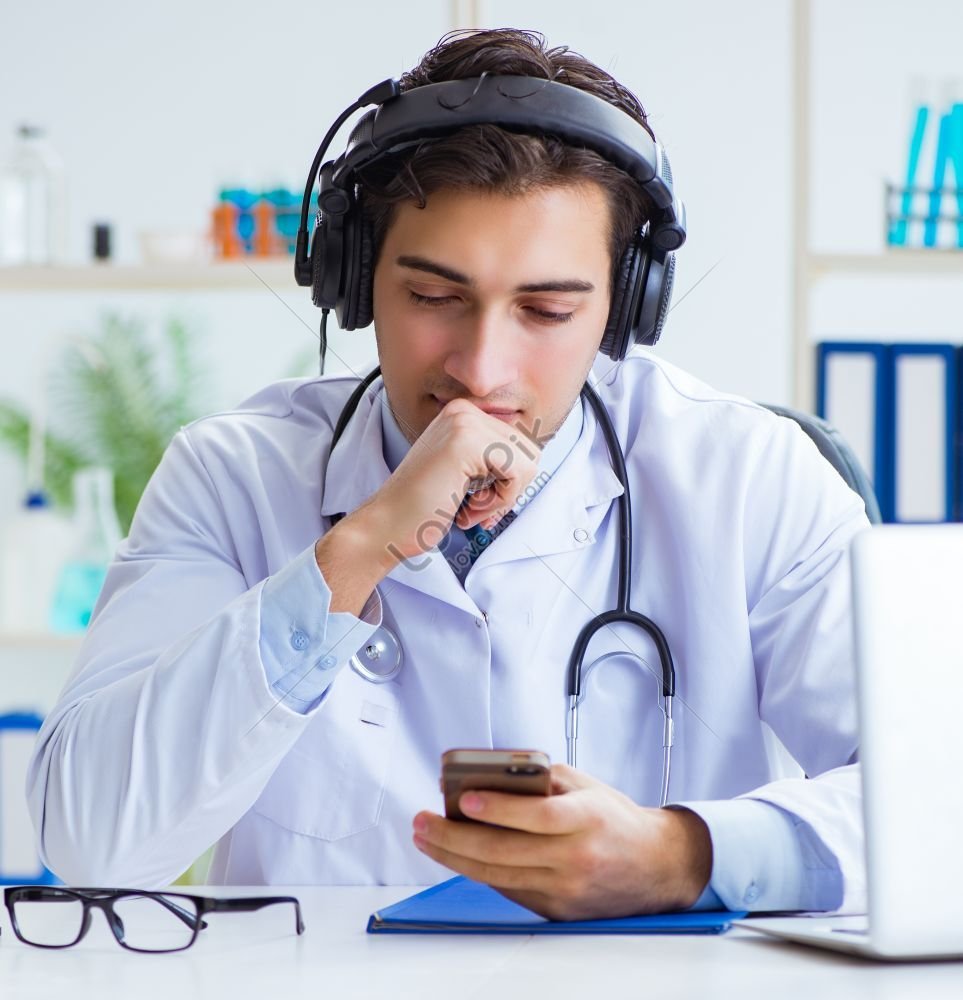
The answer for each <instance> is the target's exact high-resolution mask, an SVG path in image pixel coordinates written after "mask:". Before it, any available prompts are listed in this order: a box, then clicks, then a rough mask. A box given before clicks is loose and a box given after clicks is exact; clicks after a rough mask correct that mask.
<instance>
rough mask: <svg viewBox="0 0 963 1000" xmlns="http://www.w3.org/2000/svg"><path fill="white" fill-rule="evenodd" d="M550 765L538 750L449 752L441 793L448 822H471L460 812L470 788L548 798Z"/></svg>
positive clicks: (443, 763) (443, 767) (444, 761)
mask: <svg viewBox="0 0 963 1000" xmlns="http://www.w3.org/2000/svg"><path fill="white" fill-rule="evenodd" d="M551 766H552V765H551V761H549V759H548V755H547V754H544V753H542V752H541V751H539V750H448V751H447V752H446V753H443V754H442V755H441V791H442V794H443V795H444V797H445V816H446V817H447V818H448V819H463V820H467V819H469V817H468V816H466V815H465V814H464V813H463V812H462V811H461V809H459V808H458V800H459V799H460V798H461V795H462V792H467V791H468V790H469V789H470V788H477V789H485V790H488V791H495V792H513V793H515V794H516V795H549V794H551V789H552V775H551Z"/></svg>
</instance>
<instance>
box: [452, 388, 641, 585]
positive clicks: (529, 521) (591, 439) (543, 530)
mask: <svg viewBox="0 0 963 1000" xmlns="http://www.w3.org/2000/svg"><path fill="white" fill-rule="evenodd" d="M623 492H624V491H623V488H622V484H621V483H620V482H619V479H618V476H616V475H615V472H614V471H613V470H612V465H611V463H610V462H609V457H608V450H607V448H606V444H605V439H604V437H603V436H602V434H601V431H600V430H599V428H598V421H597V420H596V418H595V414H594V413H592V411H591V408H589V407H586V411H585V426H584V427H583V429H582V433H581V435H580V436H579V439H578V441H577V442H576V443H575V446H574V447H573V448H572V451H571V452H570V453H569V454H568V455H567V456H566V458H565V460H564V461H563V462H562V464H561V465H560V466H559V467H558V469H556V471H555V474H554V475H553V476H552V477H551V479H549V480H548V482H547V483H545V484H544V485H543V486H542V488H541V489H540V490H538V492H537V493H536V494H535V496H534V497H531V498H530V499H528V501H527V502H526V504H525V505H524V506H523V507H522V509H521V512H520V513H519V516H518V517H517V518H516V519H515V521H513V522H512V523H511V524H510V525H509V526H508V527H507V528H506V529H505V531H504V532H503V533H502V534H500V535H499V536H498V538H497V539H496V541H495V542H494V543H493V544H492V545H491V546H489V548H487V549H485V550H484V551H483V552H482V554H481V555H480V556H479V557H478V560H477V562H476V563H475V565H474V566H472V568H471V571H470V572H471V573H473V574H474V573H477V572H482V571H483V570H484V569H485V568H486V567H490V566H496V565H498V564H499V563H506V562H512V561H514V560H517V559H533V558H543V557H545V556H550V555H555V554H557V553H560V552H571V551H573V550H575V549H584V548H585V547H586V546H588V545H591V544H593V543H594V542H595V530H596V528H597V527H598V526H599V524H600V523H601V521H602V518H603V517H604V516H605V512H606V511H607V510H608V509H609V505H610V503H611V501H612V500H613V499H614V498H615V497H617V496H621V494H622V493H623Z"/></svg>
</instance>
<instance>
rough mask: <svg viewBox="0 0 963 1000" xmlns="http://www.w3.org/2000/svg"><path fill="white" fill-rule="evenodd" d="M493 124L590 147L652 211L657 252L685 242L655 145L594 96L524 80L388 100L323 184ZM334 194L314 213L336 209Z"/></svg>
mask: <svg viewBox="0 0 963 1000" xmlns="http://www.w3.org/2000/svg"><path fill="white" fill-rule="evenodd" d="M482 124H488V125H497V126H499V127H500V128H504V129H506V130H508V131H512V132H522V133H527V134H534V135H545V134H551V135H555V136H557V137H558V138H559V139H561V140H562V141H563V142H565V143H566V144H568V145H571V146H581V147H584V148H587V149H591V150H593V151H594V152H596V153H598V154H599V156H601V157H603V158H604V159H605V160H608V161H609V162H610V163H612V164H613V165H614V166H616V167H618V168H619V169H621V170H624V171H625V173H627V174H628V175H629V176H630V177H632V178H634V179H635V180H636V181H637V182H638V183H639V185H640V187H641V188H642V190H643V192H644V193H645V195H646V197H647V198H648V200H649V203H650V205H651V207H652V212H653V219H652V237H653V242H654V244H655V245H656V246H657V247H658V248H659V249H662V250H676V249H678V248H679V247H680V246H682V244H683V243H684V242H685V235H686V234H685V214H684V209H683V207H682V205H681V202H680V201H679V200H678V199H677V198H675V197H674V195H673V192H672V172H671V169H670V167H669V161H668V158H667V157H666V155H665V152H664V150H663V149H662V146H661V145H660V144H659V143H658V142H656V141H655V140H654V139H653V138H652V136H650V135H649V133H648V132H647V131H646V130H645V129H644V128H643V127H642V125H640V124H639V123H638V122H637V121H635V119H633V118H632V117H631V116H630V115H629V114H627V113H626V112H624V111H622V110H620V109H619V108H616V107H613V106H612V105H611V104H609V103H608V102H606V101H604V100H602V98H600V97H596V96H595V95H594V94H590V93H587V92H586V91H584V90H579V89H578V88H576V87H572V86H569V85H568V84H564V83H556V82H554V81H552V80H544V79H538V78H536V77H528V76H481V77H471V78H469V79H463V80H448V81H445V82H444V83H432V84H428V85H426V86H423V87H415V88H413V89H411V90H408V91H405V92H404V93H402V94H399V95H398V96H397V97H391V98H389V99H388V100H387V101H385V102H384V103H383V104H381V105H380V106H379V107H377V108H376V109H375V110H373V111H369V112H368V113H367V114H366V115H365V116H364V117H363V118H362V119H361V120H360V121H359V122H358V124H357V125H356V127H355V128H354V130H353V131H352V133H351V137H350V138H349V139H348V145H347V148H346V149H345V151H344V153H343V154H342V155H341V156H339V157H338V158H337V159H336V160H335V161H334V163H333V164H332V169H331V175H330V178H331V180H330V183H331V185H332V186H333V187H334V188H335V189H340V191H347V190H350V188H351V187H352V186H353V183H354V175H355V173H356V172H357V171H358V170H360V169H361V168H362V167H364V166H367V165H368V164H369V163H371V162H372V161H374V160H376V159H379V158H380V157H382V156H386V155H388V154H390V153H394V152H398V151H401V150H402V149H404V148H405V147H406V146H409V145H411V144H413V143H417V142H420V141H423V140H425V139H437V138H441V137H443V136H446V135H449V134H451V133H452V132H455V131H457V130H458V129H460V128H464V127H465V126H467V125H482ZM340 191H336V192H332V193H331V195H329V204H328V205H326V204H324V203H323V202H322V203H321V205H320V207H321V210H322V211H331V210H332V209H333V210H335V211H336V210H337V206H338V205H339V204H344V201H343V199H342V198H341V196H340Z"/></svg>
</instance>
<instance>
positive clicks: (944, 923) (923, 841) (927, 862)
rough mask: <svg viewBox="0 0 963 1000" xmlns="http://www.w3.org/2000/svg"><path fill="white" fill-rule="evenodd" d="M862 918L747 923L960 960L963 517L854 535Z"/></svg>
mask: <svg viewBox="0 0 963 1000" xmlns="http://www.w3.org/2000/svg"><path fill="white" fill-rule="evenodd" d="M852 557H853V558H852V585H853V597H854V627H855V638H856V671H857V681H858V684H857V697H858V706H859V725H860V759H861V761H862V775H863V818H864V821H865V828H866V877H867V897H868V898H867V914H866V916H863V917H778V918H761V919H757V920H752V919H750V920H746V921H741V922H740V923H739V926H740V927H745V928H747V929H750V930H754V931H761V932H762V933H764V934H771V935H775V936H776V937H780V938H783V939H786V940H790V941H797V942H800V943H803V944H809V945H816V946H818V947H821V948H832V949H834V950H836V951H845V952H853V953H856V954H861V955H866V956H870V957H873V958H882V959H892V960H900V959H904V960H905V959H924V958H954V957H955V958H963V524H940V525H881V526H878V527H874V528H872V529H871V530H869V531H865V532H863V533H861V534H859V535H857V536H856V538H855V539H854V540H853V545H852Z"/></svg>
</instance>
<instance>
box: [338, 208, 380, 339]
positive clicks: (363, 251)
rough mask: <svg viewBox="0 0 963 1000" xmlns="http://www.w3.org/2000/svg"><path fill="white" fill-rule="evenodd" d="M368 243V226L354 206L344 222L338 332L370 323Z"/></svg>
mask: <svg viewBox="0 0 963 1000" xmlns="http://www.w3.org/2000/svg"><path fill="white" fill-rule="evenodd" d="M372 242H373V241H372V236H371V223H370V222H369V221H368V219H367V218H366V216H365V213H364V212H362V211H361V208H360V206H359V205H357V204H356V205H355V206H354V207H353V208H352V210H351V212H350V213H348V215H347V216H346V217H345V219H344V244H345V245H344V258H345V274H344V284H343V290H342V292H341V295H340V296H339V298H340V301H339V302H338V309H337V315H338V325H339V326H340V327H341V329H342V330H358V329H360V328H361V327H365V326H367V325H368V324H369V323H370V322H371V319H372V309H371V299H372V291H371V283H372V282H371V270H372V256H373V253H372Z"/></svg>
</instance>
